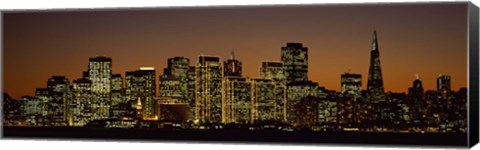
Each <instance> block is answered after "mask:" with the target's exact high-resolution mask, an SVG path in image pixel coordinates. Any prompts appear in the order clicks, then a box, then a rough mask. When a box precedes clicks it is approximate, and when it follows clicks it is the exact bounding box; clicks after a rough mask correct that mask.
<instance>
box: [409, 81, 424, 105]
mask: <svg viewBox="0 0 480 150" xmlns="http://www.w3.org/2000/svg"><path fill="white" fill-rule="evenodd" d="M408 96H409V97H410V99H411V100H412V103H416V102H417V101H419V100H423V86H422V81H420V79H419V78H418V75H417V79H415V81H413V85H412V87H410V88H408Z"/></svg>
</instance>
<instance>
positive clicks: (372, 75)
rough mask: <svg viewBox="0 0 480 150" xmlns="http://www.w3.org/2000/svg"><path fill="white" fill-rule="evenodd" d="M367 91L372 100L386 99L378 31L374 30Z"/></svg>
mask: <svg viewBox="0 0 480 150" xmlns="http://www.w3.org/2000/svg"><path fill="white" fill-rule="evenodd" d="M367 91H368V94H369V97H370V98H369V99H370V101H371V102H379V101H384V100H385V91H384V89H383V78H382V69H381V67H380V51H379V49H378V41H377V31H373V42H372V50H371V51H370V68H369V70H368V84H367Z"/></svg>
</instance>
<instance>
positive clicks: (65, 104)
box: [47, 76, 71, 126]
mask: <svg viewBox="0 0 480 150" xmlns="http://www.w3.org/2000/svg"><path fill="white" fill-rule="evenodd" d="M47 88H48V90H49V92H48V93H49V96H50V97H52V100H51V101H50V103H49V106H48V108H49V113H48V117H50V118H51V119H52V123H53V126H67V125H68V124H67V123H68V122H69V119H71V118H69V117H70V116H71V111H70V107H69V106H70V102H71V93H70V82H69V81H68V79H67V78H66V77H65V76H52V77H51V78H50V79H48V81H47Z"/></svg>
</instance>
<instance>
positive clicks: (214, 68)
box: [195, 55, 222, 123]
mask: <svg viewBox="0 0 480 150" xmlns="http://www.w3.org/2000/svg"><path fill="white" fill-rule="evenodd" d="M195 72H196V74H195V76H196V77H195V78H196V83H195V94H196V95H195V118H196V119H197V120H198V121H199V122H201V123H221V121H222V108H221V107H222V64H221V62H220V58H219V57H214V56H203V55H202V56H199V57H198V62H197V65H196V69H195Z"/></svg>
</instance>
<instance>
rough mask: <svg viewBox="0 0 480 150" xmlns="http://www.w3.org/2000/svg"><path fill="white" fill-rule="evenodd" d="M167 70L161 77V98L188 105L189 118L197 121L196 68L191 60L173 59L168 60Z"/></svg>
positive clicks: (164, 70)
mask: <svg viewBox="0 0 480 150" xmlns="http://www.w3.org/2000/svg"><path fill="white" fill-rule="evenodd" d="M167 63H168V66H167V68H164V69H163V74H162V75H160V77H159V80H160V81H159V96H160V97H170V98H172V99H177V100H178V102H179V103H183V104H188V106H189V115H188V116H189V118H188V120H194V119H195V67H194V66H190V59H188V58H185V57H173V58H169V59H168V62H167Z"/></svg>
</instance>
